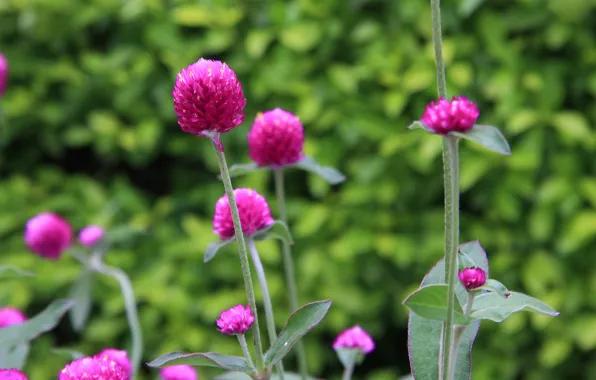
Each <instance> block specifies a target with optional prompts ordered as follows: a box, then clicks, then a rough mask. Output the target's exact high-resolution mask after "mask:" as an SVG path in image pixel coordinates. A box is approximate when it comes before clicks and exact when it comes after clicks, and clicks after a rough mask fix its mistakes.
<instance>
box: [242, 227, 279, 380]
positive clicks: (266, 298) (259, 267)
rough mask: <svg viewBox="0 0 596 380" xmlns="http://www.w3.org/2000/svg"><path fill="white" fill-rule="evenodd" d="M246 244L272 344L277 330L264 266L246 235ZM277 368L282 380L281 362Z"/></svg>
mask: <svg viewBox="0 0 596 380" xmlns="http://www.w3.org/2000/svg"><path fill="white" fill-rule="evenodd" d="M246 245H247V246H248V250H249V252H250V256H251V258H252V263H253V265H254V267H255V271H256V272H257V277H258V278H259V284H260V285H261V293H263V304H264V306H265V321H266V322H267V332H268V333H269V343H270V344H271V345H273V343H275V341H276V340H277V331H276V330H275V318H274V316H273V304H272V303H271V294H270V293H269V286H267V277H266V276H265V268H264V267H263V263H262V262H261V258H260V257H259V252H258V251H257V247H256V245H255V241H254V240H253V239H252V238H250V237H248V238H247V239H246ZM277 368H278V370H279V371H280V372H281V373H280V376H281V379H282V380H283V364H282V362H280V363H279V365H278V366H277Z"/></svg>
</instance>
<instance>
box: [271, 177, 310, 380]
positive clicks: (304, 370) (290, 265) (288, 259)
mask: <svg viewBox="0 0 596 380" xmlns="http://www.w3.org/2000/svg"><path fill="white" fill-rule="evenodd" d="M273 178H274V181H275V196H276V198H277V210H278V212H279V219H280V220H281V221H282V222H284V223H285V224H286V225H288V218H287V214H286V195H285V186H284V172H283V168H279V169H276V170H274V171H273ZM288 228H289V225H288ZM282 250H283V260H284V272H285V277H286V285H287V287H288V296H289V298H290V308H291V309H292V312H294V311H296V310H298V307H299V303H298V287H297V286H296V275H295V270H294V260H293V259H292V248H291V247H290V244H289V243H288V242H286V241H282ZM296 352H297V354H298V367H299V369H300V377H301V378H302V380H306V379H307V378H308V363H307V361H306V349H305V348H304V343H302V341H301V340H299V341H298V342H297V343H296Z"/></svg>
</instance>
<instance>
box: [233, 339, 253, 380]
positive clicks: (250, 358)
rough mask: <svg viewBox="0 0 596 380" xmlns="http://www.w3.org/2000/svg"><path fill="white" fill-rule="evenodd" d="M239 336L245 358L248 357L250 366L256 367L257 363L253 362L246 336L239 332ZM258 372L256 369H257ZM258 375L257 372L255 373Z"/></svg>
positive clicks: (247, 360)
mask: <svg viewBox="0 0 596 380" xmlns="http://www.w3.org/2000/svg"><path fill="white" fill-rule="evenodd" d="M236 336H237V337H238V343H240V347H241V348H242V353H243V354H244V358H245V359H246V362H247V363H248V366H249V367H250V368H253V369H254V368H255V365H254V364H253V362H252V357H251V356H250V351H249V350H248V344H247V343H246V337H245V336H244V334H238V335H236ZM255 372H256V370H255ZM253 375H256V374H253Z"/></svg>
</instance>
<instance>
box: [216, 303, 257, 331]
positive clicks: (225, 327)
mask: <svg viewBox="0 0 596 380" xmlns="http://www.w3.org/2000/svg"><path fill="white" fill-rule="evenodd" d="M254 321H255V315H254V314H253V312H252V310H251V309H250V306H248V305H247V306H244V305H237V306H234V307H232V308H230V309H228V310H224V311H222V312H221V314H220V316H219V319H218V320H217V327H219V332H221V333H224V334H228V335H236V334H244V333H245V332H246V331H247V330H248V329H250V326H252V323H253V322H254Z"/></svg>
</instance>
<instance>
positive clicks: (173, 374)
mask: <svg viewBox="0 0 596 380" xmlns="http://www.w3.org/2000/svg"><path fill="white" fill-rule="evenodd" d="M159 376H160V377H161V380H198V378H199V375H198V374H197V371H196V370H195V369H194V367H192V366H189V365H186V364H178V365H173V366H170V367H165V368H162V369H161V371H159Z"/></svg>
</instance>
